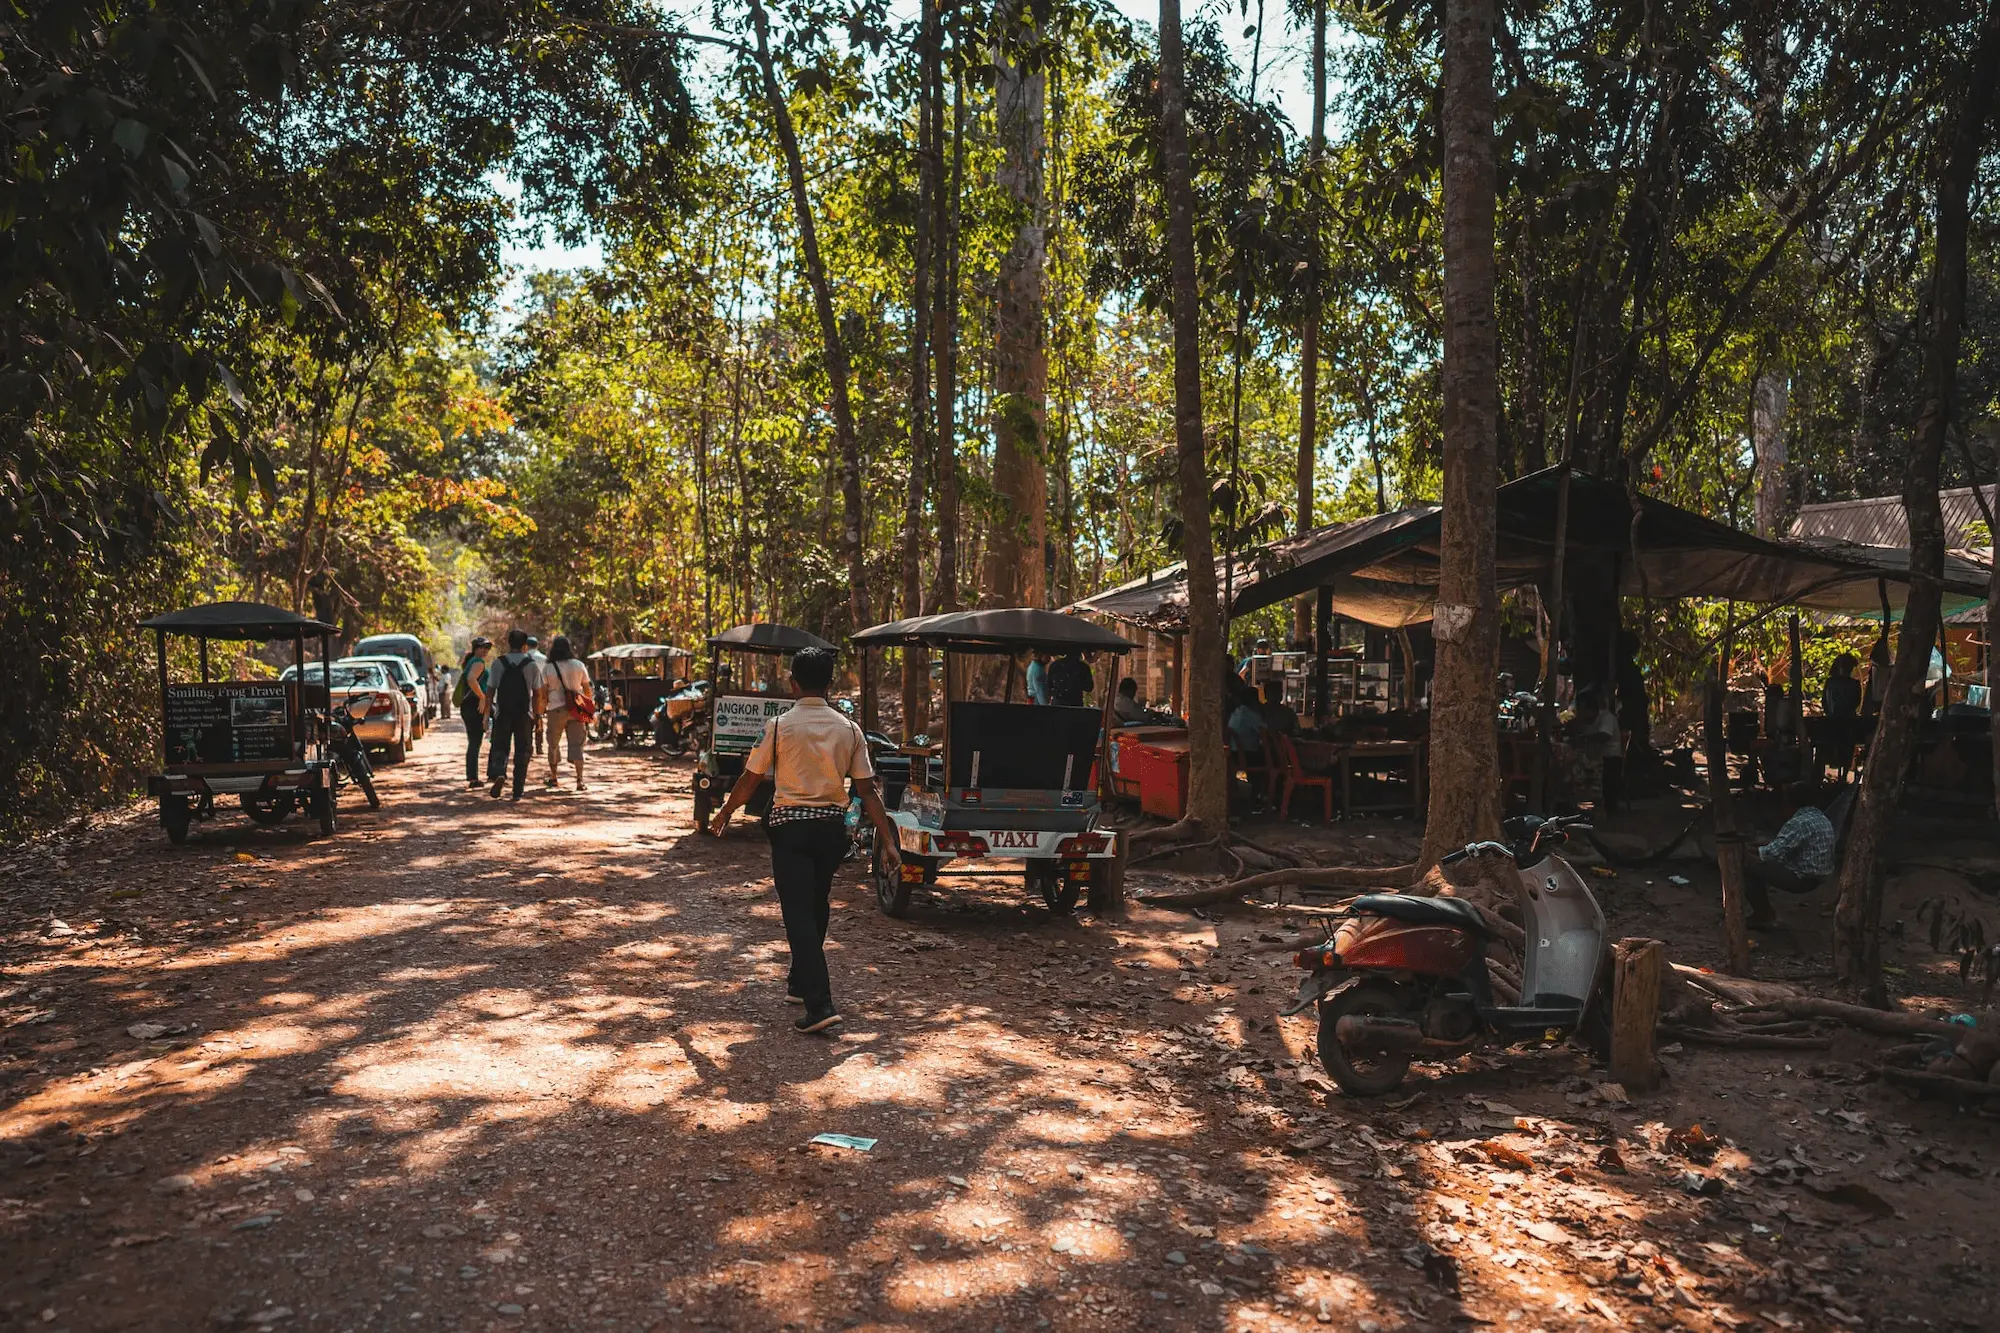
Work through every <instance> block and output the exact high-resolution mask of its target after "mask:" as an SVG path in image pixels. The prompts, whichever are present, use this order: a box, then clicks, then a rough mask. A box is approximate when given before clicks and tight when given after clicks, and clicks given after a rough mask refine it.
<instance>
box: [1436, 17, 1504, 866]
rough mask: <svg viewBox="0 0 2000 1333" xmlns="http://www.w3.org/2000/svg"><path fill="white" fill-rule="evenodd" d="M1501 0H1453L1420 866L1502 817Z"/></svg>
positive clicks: (1448, 32) (1448, 26)
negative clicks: (1497, 723) (1497, 67)
mask: <svg viewBox="0 0 2000 1333" xmlns="http://www.w3.org/2000/svg"><path fill="white" fill-rule="evenodd" d="M1495 10H1496V5H1495V0H1446V3H1445V26H1444V98H1443V129H1444V368H1443V370H1444V421H1443V426H1444V486H1443V504H1444V513H1443V518H1442V522H1443V530H1442V532H1441V534H1440V539H1439V548H1440V549H1439V557H1438V600H1437V607H1436V612H1435V617H1434V619H1433V621H1432V634H1433V636H1434V638H1435V639H1436V641H1437V667H1436V671H1435V674H1434V676H1433V677H1432V681H1431V743H1430V773H1431V791H1430V812H1429V818H1428V820H1427V822H1426V824H1425V827H1424V846H1423V852H1422V854H1421V856H1420V857H1419V859H1418V863H1419V864H1420V865H1431V864H1434V863H1435V862H1436V861H1437V859H1438V857H1440V856H1442V855H1443V854H1444V853H1445V852H1447V851H1449V850H1451V849H1452V848H1453V847H1455V846H1462V845H1463V844H1465V843H1467V842H1470V841H1472V840H1474V839H1476V838H1483V837H1488V836H1491V835H1492V834H1493V833H1494V832H1496V831H1497V829H1498V827H1499V809H1498V801H1499V794H1498V793H1499V786H1498V774H1499V748H1498V739H1497V737H1496V734H1495V730H1494V717H1495V711H1496V709H1497V708H1498V705H1499V699H1498V690H1499V686H1498V683H1497V682H1498V672H1499V656H1500V617H1499V595H1498V593H1497V592H1496V591H1495V589H1494V501H1493V495H1494V491H1495V489H1496V488H1497V486H1498V478H1499V440H1498V425H1499V415H1500V386H1499V369H1498V353H1499V347H1498V340H1497V337H1496V335H1495V330H1494V315H1493V214H1494V201H1495V168H1494V146H1493V109H1494V96H1493V28H1494V20H1495Z"/></svg>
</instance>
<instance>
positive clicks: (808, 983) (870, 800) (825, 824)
mask: <svg viewBox="0 0 2000 1333" xmlns="http://www.w3.org/2000/svg"><path fill="white" fill-rule="evenodd" d="M832 683H833V654H832V653H831V652H828V651H827V650H826V649H824V648H802V649H800V650H799V651H798V653H797V654H795V655H794V656H793V658H792V693H793V694H795V695H797V696H798V702H797V703H796V704H794V705H792V708H791V710H790V711H789V712H787V713H784V714H782V715H780V716H778V717H775V718H772V719H771V721H770V723H769V724H768V725H767V726H765V728H764V736H763V739H762V740H760V741H758V742H757V748H755V749H754V750H752V751H751V752H750V755H749V757H748V758H747V759H745V760H744V761H743V776H742V777H740V778H738V779H737V780H736V785H735V787H733V788H732V789H731V790H730V793H729V799H728V800H726V801H724V802H723V803H722V808H721V809H720V810H718V811H716V812H715V820H714V822H713V823H712V824H711V825H710V826H709V831H710V832H712V833H713V834H715V836H716V837H718V838H719V837H721V836H722V834H723V831H724V830H725V829H727V828H728V827H729V817H730V816H731V815H733V814H735V813H736V812H737V811H738V810H739V809H741V808H742V807H743V806H744V804H746V803H747V802H748V801H749V800H750V798H751V797H752V796H753V795H755V794H756V791H757V788H758V787H759V786H761V785H763V782H764V779H765V778H766V777H767V776H768V777H769V778H770V779H771V782H772V793H771V815H770V819H769V821H768V823H769V826H770V831H771V880H772V883H773V885H774V887H775V888H776V889H777V891H778V906H779V909H780V910H781V911H782V912H783V914H784V918H785V938H786V940H787V941H788V942H789V943H790V945H791V950H792V971H791V978H790V981H789V984H788V985H787V986H786V989H785V999H786V1001H787V1002H788V1003H791V1004H802V1005H804V1006H805V1009H806V1011H805V1014H804V1015H803V1016H802V1017H800V1018H799V1020H798V1021H797V1022H796V1023H794V1024H792V1026H793V1027H794V1028H795V1029H797V1030H798V1031H800V1032H825V1031H826V1030H827V1029H828V1028H831V1027H833V1026H834V1025H835V1024H837V1023H839V1022H840V1021H841V1019H840V1011H839V1010H838V1009H836V1008H834V1004H833V984H832V981H831V979H830V978H829V977H828V976H827V971H826V927H827V920H828V918H829V916H830V915H831V910H830V906H829V903H830V899H831V897H832V893H833V876H834V873H835V872H836V871H837V870H839V869H840V863H841V862H842V861H843V860H845V859H846V858H847V848H848V845H849V838H848V834H847V789H848V784H849V783H850V782H851V783H852V784H853V786H854V791H855V794H856V795H858V796H860V798H861V809H862V812H863V813H864V814H866V815H867V817H868V819H869V820H870V822H872V823H873V824H874V825H875V835H876V838H877V843H876V847H877V849H878V851H879V852H880V854H881V857H882V868H883V871H884V872H885V873H887V874H891V875H894V874H899V873H901V872H900V866H901V864H902V858H901V857H900V856H898V855H897V849H896V828H895V825H893V824H891V823H890V822H889V812H888V811H886V810H884V809H883V808H882V798H881V797H880V796H878V795H876V792H875V769H874V766H873V765H872V764H870V763H869V761H868V738H867V737H865V736H863V735H862V734H861V728H860V727H857V726H855V725H854V723H853V722H852V721H850V720H849V719H848V718H847V717H846V716H845V715H843V714H842V713H840V712H839V711H838V710H836V709H835V708H834V707H833V706H832V705H831V704H829V703H827V701H826V689H827V686H828V685H830V684H832Z"/></svg>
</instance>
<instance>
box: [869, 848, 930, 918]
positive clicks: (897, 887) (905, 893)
mask: <svg viewBox="0 0 2000 1333" xmlns="http://www.w3.org/2000/svg"><path fill="white" fill-rule="evenodd" d="M915 863H916V862H914V861H913V864H915ZM935 873H936V872H935V871H934V870H932V869H930V868H928V867H926V869H925V873H924V879H925V881H926V882H928V881H929V880H930V879H931V878H933V876H934V875H935ZM869 876H870V878H872V879H873V880H874V881H875V905H876V906H877V907H880V908H881V909H882V915H884V916H892V917H904V916H908V915H909V914H910V886H909V884H908V883H907V882H906V881H905V880H904V879H903V876H902V872H900V871H898V872H897V873H896V874H893V875H891V874H889V873H888V872H886V871H885V870H884V869H883V868H882V853H881V852H880V851H879V850H878V851H877V852H876V853H875V861H874V865H873V867H872V868H871V869H870V871H869Z"/></svg>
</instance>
